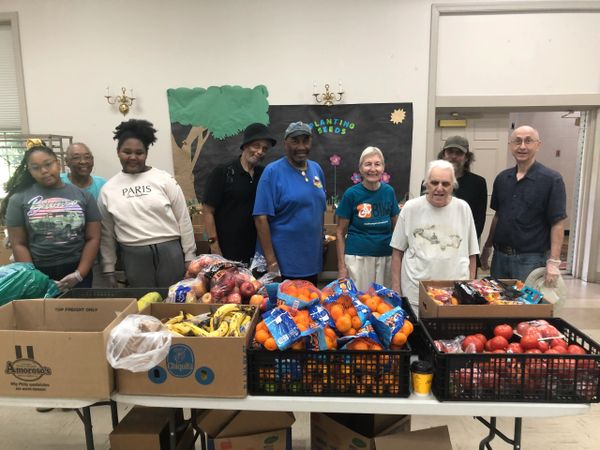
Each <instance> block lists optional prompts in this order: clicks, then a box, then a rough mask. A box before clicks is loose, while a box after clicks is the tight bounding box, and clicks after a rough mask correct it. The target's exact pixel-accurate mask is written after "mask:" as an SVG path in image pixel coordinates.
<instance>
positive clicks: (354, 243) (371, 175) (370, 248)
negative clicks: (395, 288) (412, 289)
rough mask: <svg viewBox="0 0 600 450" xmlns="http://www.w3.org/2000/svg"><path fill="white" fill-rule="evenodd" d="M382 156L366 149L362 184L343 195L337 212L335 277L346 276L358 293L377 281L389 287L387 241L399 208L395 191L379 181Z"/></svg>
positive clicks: (388, 248)
mask: <svg viewBox="0 0 600 450" xmlns="http://www.w3.org/2000/svg"><path fill="white" fill-rule="evenodd" d="M384 168H385V160H384V158H383V153H382V152H381V150H379V149H378V148H377V147H367V148H366V149H364V150H363V152H362V154H361V155H360V160H359V163H358V170H359V171H360V174H361V176H362V182H361V183H359V184H357V185H355V186H352V187H351V188H349V189H347V190H346V192H344V196H343V197H342V200H341V202H340V204H339V206H338V208H337V209H336V212H335V213H336V215H337V216H338V225H337V232H336V234H337V253H338V276H339V277H349V278H351V279H352V280H354V282H355V283H356V286H357V287H358V288H359V289H360V290H365V289H367V287H368V286H369V284H370V283H372V282H376V283H379V284H382V285H383V286H386V287H391V281H392V280H391V258H392V257H391V255H392V249H391V247H390V239H391V238H392V231H393V230H394V226H395V225H396V220H398V214H400V208H399V207H398V201H397V200H396V194H395V193H394V189H392V187H391V186H389V185H388V184H385V183H382V182H381V176H382V175H383V170H384Z"/></svg>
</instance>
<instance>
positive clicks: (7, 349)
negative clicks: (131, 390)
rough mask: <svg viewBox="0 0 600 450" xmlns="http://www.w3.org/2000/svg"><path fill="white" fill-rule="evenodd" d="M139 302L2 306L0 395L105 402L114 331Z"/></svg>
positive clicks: (110, 385) (66, 301)
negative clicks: (108, 350)
mask: <svg viewBox="0 0 600 450" xmlns="http://www.w3.org/2000/svg"><path fill="white" fill-rule="evenodd" d="M136 311H137V304H136V301H135V299H97V300H94V299H89V298H87V299H32V300H16V301H13V302H11V303H8V304H6V305H4V306H2V307H0V364H1V365H2V367H3V368H4V370H2V372H0V396H3V395H4V396H11V397H44V398H57V397H62V398H92V399H107V398H109V397H110V395H111V394H112V391H113V388H114V378H113V369H112V367H110V365H109V364H108V362H107V361H106V342H107V339H108V335H109V333H110V331H111V330H112V328H113V327H114V326H115V325H117V324H118V323H119V322H121V320H122V319H123V318H124V317H125V316H127V315H128V314H132V313H135V312H136Z"/></svg>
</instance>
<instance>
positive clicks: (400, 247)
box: [390, 160, 479, 312]
mask: <svg viewBox="0 0 600 450" xmlns="http://www.w3.org/2000/svg"><path fill="white" fill-rule="evenodd" d="M457 186H458V183H457V181H456V177H455V175H454V167H453V166H452V164H451V163H449V162H448V161H443V160H436V161H432V162H431V163H429V167H428V170H427V176H426V177H425V187H426V190H427V192H426V194H425V195H422V196H421V197H419V198H415V199H413V200H409V201H408V202H406V204H405V205H404V207H403V208H402V210H401V211H400V216H399V217H398V222H397V223H396V227H395V229H394V234H393V235H392V240H391V242H390V246H391V247H392V249H393V250H392V288H393V289H394V290H396V291H398V292H401V293H402V295H403V296H405V297H408V300H409V301H410V303H411V304H412V305H413V307H414V309H415V311H417V312H418V310H419V281H421V280H466V279H473V278H474V277H475V269H476V255H478V254H479V243H478V242H477V232H476V230H475V223H474V222H473V214H472V213H471V208H470V207H469V205H468V204H467V202H465V201H464V200H461V199H459V198H456V197H453V196H452V191H453V190H454V188H456V187H457Z"/></svg>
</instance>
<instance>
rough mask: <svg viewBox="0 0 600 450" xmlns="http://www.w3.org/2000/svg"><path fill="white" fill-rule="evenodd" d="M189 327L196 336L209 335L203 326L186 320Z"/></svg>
mask: <svg viewBox="0 0 600 450" xmlns="http://www.w3.org/2000/svg"><path fill="white" fill-rule="evenodd" d="M186 323H187V325H188V327H189V328H190V330H191V331H192V333H194V336H208V332H207V331H204V329H203V328H200V327H199V326H197V325H194V324H193V323H190V322H186Z"/></svg>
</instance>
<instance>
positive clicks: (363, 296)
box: [358, 294, 371, 303]
mask: <svg viewBox="0 0 600 450" xmlns="http://www.w3.org/2000/svg"><path fill="white" fill-rule="evenodd" d="M370 298H371V296H370V295H369V294H362V295H359V296H358V299H359V300H360V301H361V302H363V303H367V300H369V299H370Z"/></svg>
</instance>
